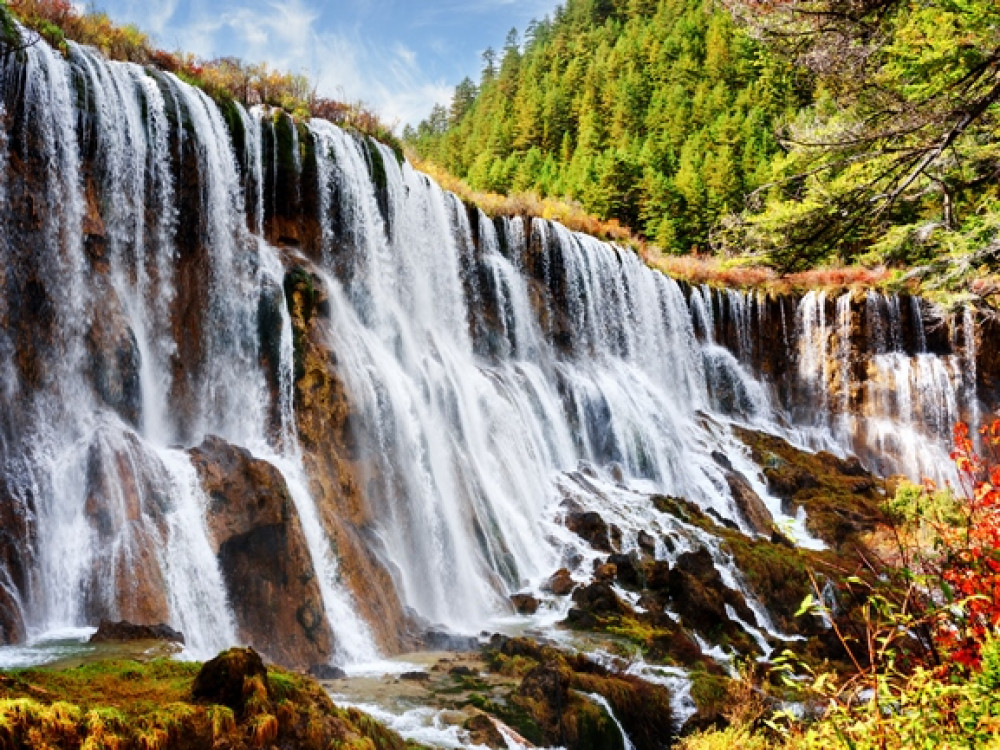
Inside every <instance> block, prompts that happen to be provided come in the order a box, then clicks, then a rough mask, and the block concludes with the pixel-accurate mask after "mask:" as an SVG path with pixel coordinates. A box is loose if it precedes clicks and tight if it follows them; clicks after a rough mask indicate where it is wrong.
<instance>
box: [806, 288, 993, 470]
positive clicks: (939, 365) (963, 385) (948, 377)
mask: <svg viewBox="0 0 1000 750" xmlns="http://www.w3.org/2000/svg"><path fill="white" fill-rule="evenodd" d="M901 310H902V307H901V302H900V299H899V297H898V296H895V295H884V294H881V293H879V292H874V291H871V292H868V293H867V294H866V296H865V299H864V303H863V306H862V307H861V309H860V310H856V309H855V308H854V305H853V301H852V297H851V295H850V294H849V293H847V294H844V295H842V296H840V297H839V298H838V299H837V303H836V310H835V318H834V320H833V322H832V325H831V323H830V322H828V320H827V314H826V300H825V294H824V293H823V292H810V293H808V294H806V295H805V296H804V297H803V299H802V301H801V302H800V304H799V309H798V318H799V360H798V374H799V377H800V378H801V379H802V380H803V381H804V382H805V383H806V384H807V385H808V388H809V394H810V395H811V397H812V398H813V399H814V400H815V401H816V402H818V403H821V404H822V405H823V407H824V408H822V409H818V410H815V411H814V412H813V418H814V419H815V420H818V422H819V424H821V425H824V426H826V427H827V428H828V429H829V430H831V431H832V435H833V437H834V438H835V439H836V441H837V443H838V444H839V445H840V446H842V447H843V448H846V449H848V450H852V451H855V452H858V453H859V454H860V455H861V456H862V457H864V458H865V460H867V461H868V462H869V463H870V464H871V465H872V467H873V468H874V469H875V470H877V471H879V472H881V473H884V474H891V473H903V474H906V475H907V476H909V477H910V478H911V479H913V480H919V479H921V478H922V477H925V476H926V477H932V478H934V479H939V480H941V479H947V478H950V477H951V474H950V471H949V466H950V463H949V461H948V458H947V448H946V446H947V445H948V441H949V436H950V434H951V428H952V426H953V425H954V424H955V423H956V422H957V421H959V420H960V419H962V418H966V417H967V418H970V419H972V420H974V421H978V419H979V416H978V415H979V404H978V399H977V397H976V391H975V385H974V378H975V375H974V372H975V369H974V367H975V365H974V360H972V362H973V365H972V372H973V375H972V378H973V383H972V384H971V385H970V383H969V371H970V367H969V360H968V349H965V350H963V351H960V352H959V353H957V354H950V355H934V354H929V353H927V340H926V334H925V327H924V322H923V310H922V307H921V306H920V305H919V304H917V303H914V304H913V305H912V306H911V308H910V313H911V316H912V318H913V329H914V339H915V349H916V353H914V354H909V353H907V352H906V351H905V350H904V335H903V327H902V313H901ZM970 314H971V313H969V312H966V313H965V316H964V317H963V325H964V321H965V319H966V318H967V317H968V316H969V315H970ZM857 316H863V323H864V330H865V331H867V335H868V341H867V342H865V344H866V348H865V349H860V350H856V349H854V348H853V343H852V342H853V341H854V336H855V333H854V322H855V320H856V318H857ZM971 340H972V346H973V347H974V346H975V339H974V333H973V334H972V339H971ZM859 356H866V357H867V373H866V374H865V377H864V380H863V381H859V380H857V378H856V375H855V374H854V372H855V370H856V369H857V361H858V357H859ZM855 391H859V394H858V397H857V402H855V396H854V395H852V394H853V393H854V392H855Z"/></svg>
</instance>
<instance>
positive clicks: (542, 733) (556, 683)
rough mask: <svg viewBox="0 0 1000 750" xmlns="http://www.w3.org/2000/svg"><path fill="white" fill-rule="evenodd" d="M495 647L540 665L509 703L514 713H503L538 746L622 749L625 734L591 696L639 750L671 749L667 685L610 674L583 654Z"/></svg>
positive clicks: (527, 645)
mask: <svg viewBox="0 0 1000 750" xmlns="http://www.w3.org/2000/svg"><path fill="white" fill-rule="evenodd" d="M496 647H497V648H498V649H499V651H500V652H501V653H502V654H504V655H505V656H508V657H522V659H525V660H530V661H533V662H535V663H536V664H537V666H535V667H534V668H532V669H531V670H530V671H528V672H527V673H526V674H525V676H524V678H523V679H522V681H521V684H520V685H519V686H518V689H517V691H516V693H515V694H514V695H513V696H511V697H510V698H509V699H508V704H509V706H510V707H513V709H514V710H510V708H508V709H507V710H506V711H505V712H502V713H500V714H499V716H500V718H501V719H503V720H504V721H507V722H508V723H510V724H511V725H512V726H513V728H514V729H515V730H516V731H518V732H520V733H521V734H522V735H523V736H524V737H526V738H528V739H530V740H531V741H532V742H533V743H535V744H537V745H547V746H555V745H562V746H563V747H566V748H569V749H570V750H584V748H608V749H612V748H618V749H620V748H621V747H622V736H621V732H620V731H619V729H618V726H617V725H616V724H615V722H614V721H613V720H612V719H611V717H610V716H609V715H608V714H607V713H606V712H605V710H604V709H603V708H602V707H600V706H599V705H598V704H597V702H596V701H594V700H593V699H592V698H590V697H589V696H590V695H595V694H596V695H600V696H603V697H604V698H605V699H606V700H607V702H608V703H609V704H610V706H611V708H612V710H613V711H614V714H615V716H616V717H617V719H618V720H619V721H620V722H621V724H622V727H623V728H624V730H625V732H626V733H627V734H628V736H629V737H630V738H631V740H632V742H633V743H634V744H635V747H636V748H637V750H655V749H659V748H663V747H667V746H669V745H670V744H671V740H672V738H671V734H672V731H673V730H672V726H671V707H670V691H669V690H667V689H666V688H664V687H663V686H660V685H652V684H650V683H646V682H643V681H642V680H640V679H639V678H637V677H632V676H629V675H622V674H615V673H612V672H609V671H608V670H607V669H605V668H604V667H602V666H600V665H598V664H595V663H593V662H591V661H590V660H589V659H587V657H586V656H584V655H582V654H572V655H571V654H567V653H564V652H561V651H559V650H557V649H555V648H552V647H550V646H540V645H539V644H537V643H535V642H533V641H531V640H530V639H527V638H511V639H506V640H503V641H501V642H497V643H496ZM501 711H503V709H502V708H501Z"/></svg>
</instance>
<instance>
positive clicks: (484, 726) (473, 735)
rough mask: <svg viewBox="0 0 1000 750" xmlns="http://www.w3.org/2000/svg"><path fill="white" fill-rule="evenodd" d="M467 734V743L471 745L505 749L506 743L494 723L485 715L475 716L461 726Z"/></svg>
mask: <svg viewBox="0 0 1000 750" xmlns="http://www.w3.org/2000/svg"><path fill="white" fill-rule="evenodd" d="M463 729H465V731H466V732H468V733H469V741H470V742H471V744H473V745H486V746H487V747H493V748H506V747H507V741H506V740H505V739H504V736H503V735H502V734H501V733H500V730H499V729H497V725H496V722H494V721H493V719H491V718H490V717H489V716H487V715H486V714H482V713H480V714H476V715H475V716H473V717H471V718H470V719H469V720H468V721H466V722H465V724H464V725H463Z"/></svg>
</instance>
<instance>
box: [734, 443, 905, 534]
mask: <svg viewBox="0 0 1000 750" xmlns="http://www.w3.org/2000/svg"><path fill="white" fill-rule="evenodd" d="M736 435H737V436H738V437H739V438H740V440H742V441H743V442H744V443H746V444H747V446H749V447H750V449H751V452H752V454H753V459H754V461H755V462H756V463H758V464H760V465H762V466H764V476H765V477H766V479H767V483H768V489H769V491H770V492H771V493H772V494H774V495H776V496H777V497H780V498H781V499H782V505H783V510H784V511H785V512H786V513H788V514H790V515H792V514H795V513H796V511H797V510H798V508H799V507H802V508H804V509H805V511H806V526H807V528H808V529H809V531H810V533H812V534H814V535H815V536H818V537H819V538H820V539H822V540H823V541H824V542H826V543H827V544H829V545H830V546H831V547H833V548H834V549H835V550H837V551H838V552H840V553H841V554H843V553H849V552H850V549H851V548H855V547H858V546H859V545H860V546H863V545H864V541H863V539H862V538H861V535H863V534H865V533H867V532H869V531H872V530H874V529H875V528H876V527H877V526H878V525H879V524H880V523H883V522H884V521H885V520H886V519H885V513H884V511H883V509H882V503H883V495H882V492H881V484H880V483H879V482H877V481H876V480H875V479H874V478H873V477H872V475H871V474H869V473H868V472H867V471H865V469H864V467H863V466H862V465H861V463H860V461H858V460H857V459H841V458H838V457H837V456H834V455H832V454H830V453H827V452H824V451H820V452H818V453H810V452H808V451H803V450H800V449H798V448H796V447H794V446H792V445H791V444H789V443H788V442H787V441H786V440H783V439H781V438H779V437H776V436H774V435H768V434H765V433H760V432H756V431H753V430H746V429H741V428H737V429H736Z"/></svg>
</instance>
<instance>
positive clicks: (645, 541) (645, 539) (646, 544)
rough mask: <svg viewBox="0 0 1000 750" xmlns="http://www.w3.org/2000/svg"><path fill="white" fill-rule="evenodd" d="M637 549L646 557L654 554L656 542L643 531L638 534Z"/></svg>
mask: <svg viewBox="0 0 1000 750" xmlns="http://www.w3.org/2000/svg"><path fill="white" fill-rule="evenodd" d="M638 541H639V549H641V550H642V551H643V552H645V553H646V554H647V555H655V554H656V540H655V539H654V538H653V537H652V535H650V534H649V533H647V532H646V531H645V529H644V530H642V531H640V532H639V538H638Z"/></svg>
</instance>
